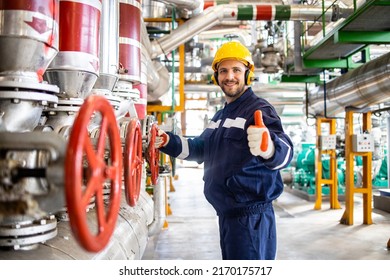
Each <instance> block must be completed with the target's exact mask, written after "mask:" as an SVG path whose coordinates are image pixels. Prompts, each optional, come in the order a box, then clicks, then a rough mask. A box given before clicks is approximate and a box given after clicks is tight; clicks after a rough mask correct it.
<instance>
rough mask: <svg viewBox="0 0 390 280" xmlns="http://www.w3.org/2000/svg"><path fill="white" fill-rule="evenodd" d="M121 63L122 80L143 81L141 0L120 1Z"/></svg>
mask: <svg viewBox="0 0 390 280" xmlns="http://www.w3.org/2000/svg"><path fill="white" fill-rule="evenodd" d="M119 63H120V64H121V66H122V67H123V69H124V70H125V71H124V73H121V75H120V76H119V79H120V80H124V81H128V82H132V83H134V84H138V83H139V82H140V81H141V0H136V1H130V0H120V1H119Z"/></svg>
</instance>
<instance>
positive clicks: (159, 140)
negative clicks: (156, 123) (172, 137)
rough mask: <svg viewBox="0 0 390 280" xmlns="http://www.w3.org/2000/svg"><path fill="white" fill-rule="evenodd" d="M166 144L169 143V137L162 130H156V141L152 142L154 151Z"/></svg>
mask: <svg viewBox="0 0 390 280" xmlns="http://www.w3.org/2000/svg"><path fill="white" fill-rule="evenodd" d="M168 142H169V135H168V134H166V133H165V131H164V130H162V129H160V128H158V129H157V135H156V140H155V142H154V147H155V148H156V149H160V148H162V147H165V146H166V145H167V144H168Z"/></svg>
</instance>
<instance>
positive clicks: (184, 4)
mask: <svg viewBox="0 0 390 280" xmlns="http://www.w3.org/2000/svg"><path fill="white" fill-rule="evenodd" d="M165 2H166V3H168V4H172V5H174V6H176V8H177V9H179V10H188V11H191V13H192V15H194V16H195V15H198V14H200V13H201V12H202V11H203V0H165Z"/></svg>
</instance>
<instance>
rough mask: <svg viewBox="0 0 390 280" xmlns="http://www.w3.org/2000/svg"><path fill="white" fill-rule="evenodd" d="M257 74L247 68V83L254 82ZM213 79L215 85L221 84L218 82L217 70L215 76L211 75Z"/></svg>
mask: <svg viewBox="0 0 390 280" xmlns="http://www.w3.org/2000/svg"><path fill="white" fill-rule="evenodd" d="M254 76H255V74H254V73H253V72H252V71H250V70H249V69H247V70H246V71H245V85H250V84H251V83H252V79H253V77H254ZM211 80H212V81H213V83H214V85H217V86H218V85H219V82H218V71H215V72H214V74H213V76H211Z"/></svg>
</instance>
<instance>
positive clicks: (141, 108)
mask: <svg viewBox="0 0 390 280" xmlns="http://www.w3.org/2000/svg"><path fill="white" fill-rule="evenodd" d="M134 88H136V89H138V90H139V93H140V96H139V100H138V101H136V102H134V106H135V110H136V111H137V115H138V118H139V119H140V120H143V119H144V118H145V117H146V114H147V112H146V105H147V99H146V97H147V94H148V85H147V84H144V83H141V84H138V85H135V86H134Z"/></svg>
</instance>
